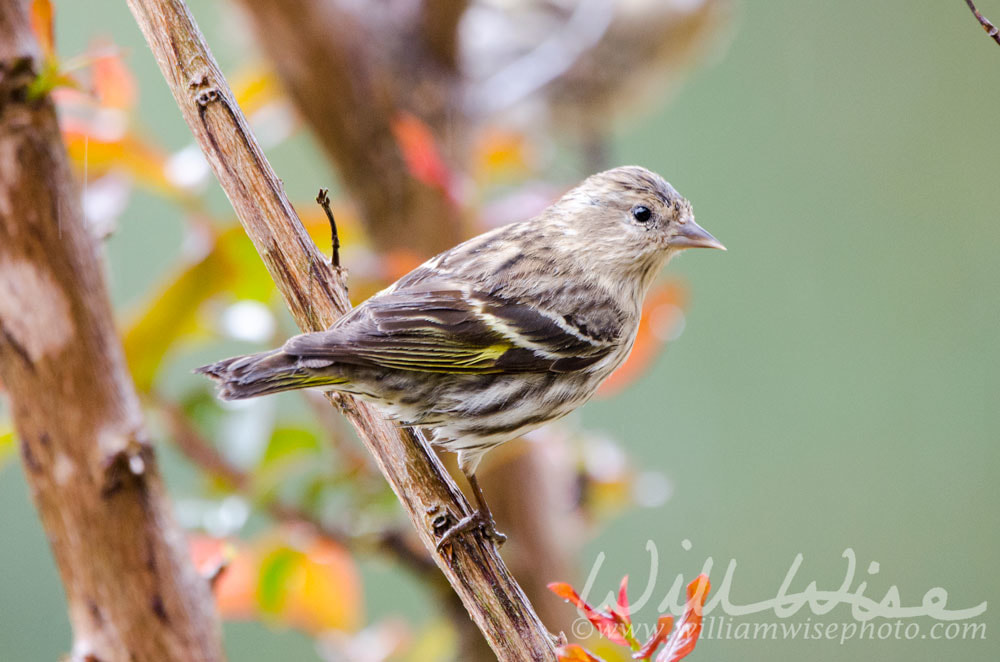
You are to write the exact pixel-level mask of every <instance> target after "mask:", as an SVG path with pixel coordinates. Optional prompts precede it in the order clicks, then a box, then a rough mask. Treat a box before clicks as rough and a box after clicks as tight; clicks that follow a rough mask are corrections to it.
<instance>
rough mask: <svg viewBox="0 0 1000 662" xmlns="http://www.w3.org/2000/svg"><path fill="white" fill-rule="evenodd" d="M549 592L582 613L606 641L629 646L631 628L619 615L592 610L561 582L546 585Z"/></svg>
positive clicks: (571, 589) (571, 588)
mask: <svg viewBox="0 0 1000 662" xmlns="http://www.w3.org/2000/svg"><path fill="white" fill-rule="evenodd" d="M548 588H549V590H550V591H552V592H553V593H555V594H556V595H558V596H559V597H560V598H562V599H563V600H566V601H568V602H570V603H571V604H572V605H573V606H574V607H576V608H577V609H579V610H580V611H582V612H583V615H584V617H585V618H586V619H587V620H588V621H590V623H591V624H592V625H593V626H594V627H595V628H597V631H598V632H600V633H601V634H602V635H603V636H604V637H606V638H607V639H608V641H611V642H614V643H616V644H620V645H622V646H630V645H631V642H630V641H629V637H631V636H632V632H631V630H632V628H631V626H630V624H629V622H628V621H627V620H626V619H625V618H623V617H622V616H621V615H620V614H618V613H617V612H614V611H609V612H602V611H598V610H596V609H594V608H593V607H592V606H590V605H589V604H587V602H586V601H585V600H584V599H583V598H581V597H580V596H579V595H578V594H577V592H576V591H574V590H573V587H572V586H570V585H569V584H566V583H563V582H552V583H551V584H549V585H548Z"/></svg>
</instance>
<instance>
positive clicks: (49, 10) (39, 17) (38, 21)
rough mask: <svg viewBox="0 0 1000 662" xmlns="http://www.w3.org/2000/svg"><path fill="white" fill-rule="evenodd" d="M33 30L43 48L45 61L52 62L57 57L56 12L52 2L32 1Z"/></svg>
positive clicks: (46, 0)
mask: <svg viewBox="0 0 1000 662" xmlns="http://www.w3.org/2000/svg"><path fill="white" fill-rule="evenodd" d="M30 17H31V30H32V32H34V33H35V38H36V39H38V44H39V45H40V46H41V47H42V53H43V54H44V55H45V59H47V60H51V59H53V58H55V56H56V38H55V28H54V20H53V19H54V18H55V10H54V9H53V7H52V2H50V0H32V2H31V9H30Z"/></svg>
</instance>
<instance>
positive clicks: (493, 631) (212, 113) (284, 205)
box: [128, 0, 555, 662]
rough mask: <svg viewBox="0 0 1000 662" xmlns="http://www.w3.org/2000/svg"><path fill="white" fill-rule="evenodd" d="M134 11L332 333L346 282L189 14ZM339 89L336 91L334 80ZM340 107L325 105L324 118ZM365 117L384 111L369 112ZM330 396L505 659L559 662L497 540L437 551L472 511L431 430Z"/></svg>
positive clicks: (184, 101) (254, 224)
mask: <svg viewBox="0 0 1000 662" xmlns="http://www.w3.org/2000/svg"><path fill="white" fill-rule="evenodd" d="M128 4H129V7H130V8H131V10H132V13H133V14H134V15H135V18H136V20H137V22H138V23H139V26H140V28H141V29H142V32H143V34H144V35H145V37H146V41H147V42H148V43H149V45H150V48H151V49H152V51H153V53H154V55H155V56H156V59H157V62H158V63H159V65H160V69H161V70H162V71H163V74H164V76H165V78H166V79H167V82H168V84H169V86H170V89H171V91H172V92H173V95H174V98H175V99H176V101H177V103H178V105H179V106H180V109H181V113H182V114H183V116H184V119H185V121H186V122H187V123H188V126H189V127H190V128H191V130H192V132H193V133H194V135H195V138H196V139H197V141H198V143H199V145H200V146H201V148H202V150H203V151H204V152H205V154H206V157H207V158H208V161H209V163H210V164H211V166H212V169H213V170H214V172H215V174H216V176H217V177H218V179H219V181H220V183H221V184H222V187H223V189H224V190H225V192H226V194H227V195H228V197H229V200H230V202H231V203H232V204H233V207H234V209H235V210H236V213H237V215H238V216H239V218H240V222H241V223H242V224H243V226H244V228H245V229H246V231H247V234H248V235H249V236H250V238H251V240H252V241H253V243H254V245H255V246H256V247H257V250H258V252H259V253H260V254H261V257H262V258H263V260H264V263H265V265H266V266H267V268H268V270H269V272H270V273H271V276H272V278H274V280H275V282H276V283H277V285H278V288H279V290H280V291H281V293H282V295H283V296H284V297H285V300H286V302H287V304H288V306H289V308H290V310H291V312H292V314H293V316H294V317H295V320H296V322H297V323H298V324H299V326H300V327H301V328H302V329H303V330H306V331H317V330H321V329H324V328H326V327H327V326H329V325H330V324H331V323H332V322H333V321H334V320H335V319H336V318H337V317H338V316H339V315H342V314H343V313H344V312H346V311H347V310H348V308H349V302H348V299H347V296H346V290H345V287H344V280H343V278H344V275H343V273H342V272H341V271H340V270H334V269H333V268H332V267H331V266H330V265H329V264H328V263H327V262H326V260H325V259H324V258H323V256H322V255H321V254H320V253H319V251H318V250H317V249H316V247H315V246H314V245H313V244H312V242H311V241H310V239H309V237H308V235H307V234H306V232H305V230H304V229H303V227H302V224H301V222H300V221H299V219H298V217H297V216H296V215H295V212H294V210H293V209H292V207H291V205H290V204H289V202H288V200H287V198H286V196H285V194H284V191H283V188H282V186H281V183H280V181H279V180H278V179H277V176H276V175H275V173H274V171H273V170H272V169H271V167H270V165H269V164H268V163H267V161H266V160H265V158H264V156H263V154H262V153H261V150H260V147H259V146H258V145H257V142H256V140H255V139H254V137H253V136H252V134H251V133H250V130H249V128H248V126H247V123H246V120H245V118H244V117H243V115H242V113H241V111H240V109H239V107H238V106H237V105H236V102H235V101H234V99H233V95H232V91H231V90H230V89H229V88H228V86H227V85H226V82H225V80H224V78H223V77H222V74H221V72H220V71H219V69H218V66H217V65H216V63H215V61H214V60H213V59H212V56H211V54H210V53H209V51H208V48H207V46H206V45H205V43H204V40H203V38H202V36H201V33H200V32H199V30H198V28H197V26H196V25H195V23H194V20H193V18H192V17H191V15H190V13H189V12H188V10H187V7H186V6H185V5H184V3H183V2H182V1H181V0H128ZM317 4H320V3H317ZM286 10H287V9H286ZM314 57H316V55H314ZM330 87H331V89H336V88H335V84H334V83H333V82H331V85H330ZM337 110H338V108H329V107H328V108H326V109H325V112H327V113H329V112H337ZM367 114H368V115H374V114H376V111H375V109H368V110H367ZM358 167H362V166H360V165H359V166H358ZM331 401H333V402H337V403H339V404H340V406H341V408H342V410H343V411H344V413H345V415H346V416H347V417H348V418H349V419H350V420H351V422H352V424H353V425H354V426H355V428H356V429H357V431H358V434H359V436H360V437H361V439H362V440H363V441H364V443H365V445H366V446H367V447H368V449H369V450H370V451H371V452H372V454H373V455H374V456H375V459H376V461H377V463H378V465H379V468H380V469H381V471H382V473H383V474H384V475H385V476H386V478H387V479H388V481H389V483H390V485H391V486H392V488H393V490H394V491H395V492H396V495H397V496H398V497H399V499H400V501H401V502H402V504H403V507H404V508H405V510H406V512H407V515H408V516H409V517H410V519H411V520H412V521H413V524H414V526H415V527H416V529H417V532H418V534H419V535H420V538H421V541H422V542H423V543H424V545H425V546H426V547H427V549H428V550H429V551H430V553H431V555H432V556H433V558H434V561H435V562H436V563H437V565H438V567H439V568H440V569H441V571H442V572H443V573H444V574H445V576H446V577H447V578H448V581H449V582H450V583H451V585H452V587H453V588H454V590H455V591H456V593H458V595H459V596H460V598H461V600H462V603H463V604H464V605H465V608H466V610H467V611H468V612H469V614H470V615H471V616H472V618H473V620H474V621H475V622H476V624H477V625H478V626H479V628H480V630H482V632H483V634H484V635H485V637H486V638H487V640H488V641H489V643H490V646H491V648H492V649H493V651H494V652H495V653H496V655H497V657H498V659H499V660H501V661H503V662H506V661H513V660H546V661H553V662H554V660H555V652H554V649H553V646H552V642H551V641H550V639H549V636H548V633H547V631H546V630H545V627H544V626H543V625H542V623H541V621H540V620H539V618H538V616H537V615H536V614H535V612H534V610H533V608H532V607H531V605H530V604H529V603H528V601H527V599H526V598H525V596H524V593H523V592H522V590H521V588H520V587H519V586H518V585H517V583H516V582H515V581H514V579H513V577H511V575H510V573H509V572H508V571H507V568H506V566H505V565H504V563H503V560H502V559H501V558H500V556H499V554H498V553H497V551H496V549H495V548H494V547H493V545H492V544H490V543H488V542H487V541H485V540H483V538H482V537H481V536H480V535H478V534H476V535H467V536H463V537H462V538H461V539H460V540H458V541H456V543H455V544H454V545H453V546H452V549H451V553H450V554H440V553H438V552H437V551H436V550H435V547H436V543H437V538H438V536H439V535H440V534H441V532H442V527H443V526H447V525H448V524H449V523H450V522H454V521H455V519H456V518H458V517H461V516H463V515H464V514H467V513H468V512H469V505H468V503H467V502H466V500H465V498H464V497H463V496H462V494H461V492H460V491H459V490H458V488H457V487H456V486H455V484H454V482H453V481H452V480H451V478H450V477H449V476H448V474H447V472H446V471H445V469H444V467H443V466H442V465H441V463H440V461H439V460H438V459H437V457H436V456H435V455H434V454H433V453H432V452H431V451H430V448H429V447H428V445H427V442H426V441H425V440H424V439H423V437H422V435H420V434H417V433H414V432H413V431H412V430H409V429H403V428H399V427H398V426H396V425H394V424H392V423H390V422H388V421H386V420H385V419H384V418H382V416H380V415H379V414H378V413H377V411H376V410H374V409H373V408H372V407H371V406H369V405H367V404H365V403H363V402H360V401H356V400H354V399H352V398H348V397H338V396H331Z"/></svg>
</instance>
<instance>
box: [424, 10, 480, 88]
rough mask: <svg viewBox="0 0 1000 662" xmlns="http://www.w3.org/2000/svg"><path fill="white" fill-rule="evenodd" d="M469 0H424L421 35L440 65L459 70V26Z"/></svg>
mask: <svg viewBox="0 0 1000 662" xmlns="http://www.w3.org/2000/svg"><path fill="white" fill-rule="evenodd" d="M468 6H469V0H423V2H422V3H421V6H420V25H419V27H420V33H421V35H422V38H423V42H424V45H425V47H426V48H427V50H428V52H430V53H431V55H433V56H434V59H435V60H437V62H438V64H440V65H441V66H444V67H447V68H448V69H451V70H453V71H454V70H456V69H457V68H458V24H459V22H461V20H462V15H463V14H464V13H465V10H466V8H467V7H468Z"/></svg>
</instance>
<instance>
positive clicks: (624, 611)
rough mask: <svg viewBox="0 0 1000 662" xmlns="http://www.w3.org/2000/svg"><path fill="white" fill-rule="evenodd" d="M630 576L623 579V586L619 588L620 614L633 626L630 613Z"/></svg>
mask: <svg viewBox="0 0 1000 662" xmlns="http://www.w3.org/2000/svg"><path fill="white" fill-rule="evenodd" d="M627 593H628V575H625V576H624V577H622V585H621V586H619V587H618V613H619V614H621V617H622V618H624V619H625V622H626V623H628V624H629V625H631V624H632V617H631V616H630V615H629V613H628V611H629V609H628V595H627Z"/></svg>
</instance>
